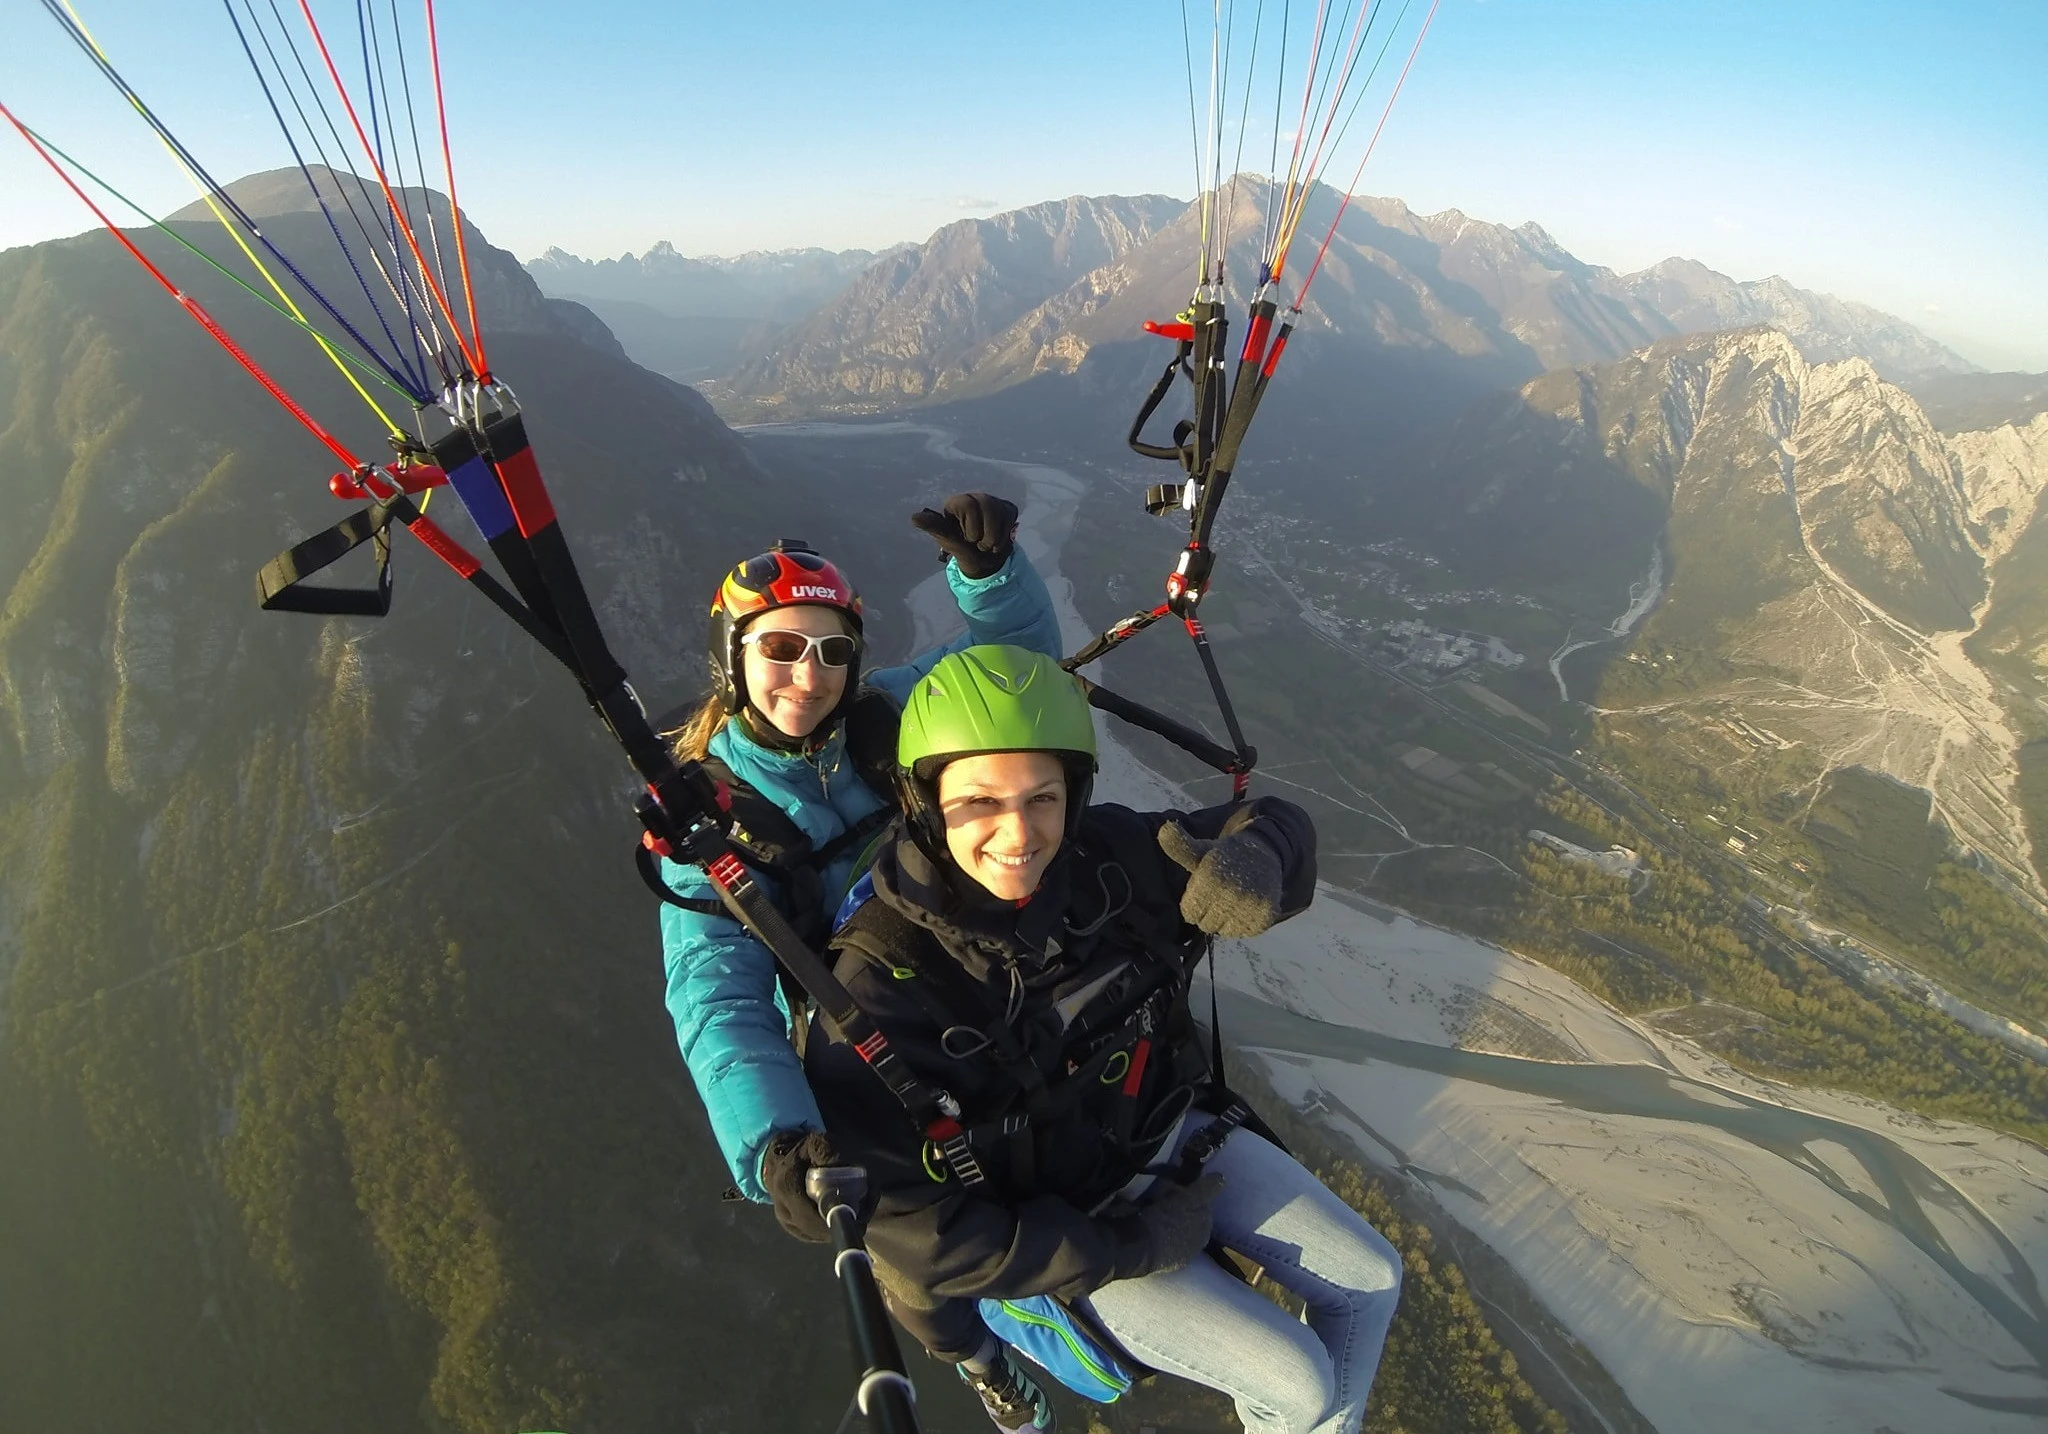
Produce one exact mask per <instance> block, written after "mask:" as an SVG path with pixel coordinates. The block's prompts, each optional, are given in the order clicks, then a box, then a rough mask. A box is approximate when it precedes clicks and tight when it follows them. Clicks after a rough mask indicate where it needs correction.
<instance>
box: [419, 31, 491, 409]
mask: <svg viewBox="0 0 2048 1434" xmlns="http://www.w3.org/2000/svg"><path fill="white" fill-rule="evenodd" d="M426 5H427V50H428V53H429V54H430V55H431V56H432V58H433V67H434V111H435V114H436V115H437V116H438V117H439V119H440V121H441V160H442V163H443V164H444V165H445V166H446V168H447V171H448V224H449V227H450V228H452V229H454V231H455V257H456V259H457V261H458V262H459V263H460V264H461V266H462V297H463V300H464V301H465V302H466V303H467V304H468V305H469V338H470V342H471V343H472V344H473V345H475V347H476V364H477V372H478V374H480V375H483V374H488V373H490V371H491V369H490V365H489V364H488V363H487V362H485V360H484V332H483V330H482V329H481V328H479V327H478V326H477V322H476V289H475V288H474V287H473V286H472V285H471V284H470V280H469V244H468V242H467V241H466V240H465V239H464V238H463V236H462V209H461V207H460V206H459V205H458V204H457V203H456V201H455V152H454V151H453V150H452V149H450V148H449V145H448V101H447V97H446V95H445V94H444V92H443V91H442V88H441V41H440V36H439V31H438V29H437V27H436V25H435V23H434V0H426Z"/></svg>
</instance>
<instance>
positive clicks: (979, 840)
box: [939, 752, 1067, 901]
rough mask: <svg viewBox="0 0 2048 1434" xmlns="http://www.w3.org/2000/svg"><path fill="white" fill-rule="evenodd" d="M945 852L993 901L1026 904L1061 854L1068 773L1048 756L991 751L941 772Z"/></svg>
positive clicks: (1056, 759) (959, 760)
mask: <svg viewBox="0 0 2048 1434" xmlns="http://www.w3.org/2000/svg"><path fill="white" fill-rule="evenodd" d="M939 811H940V813H941V814H942V815H943V816H944V817H945V819H946V850H947V851H948V852H950V853H951V854H952V857H953V862H954V864H955V865H956V866H958V867H959V868H960V869H961V870H962V871H964V872H966V873H967V874H968V875H969V876H971V877H973V878H974V879H975V880H976V881H977V882H979V883H981V885H982V886H983V887H984V888H985V889H986V890H987V891H988V893H989V894H990V895H991V896H996V897H1000V898H1001V899H1003V900H1004V901H1022V900H1023V899H1024V898H1025V897H1027V896H1029V895H1031V893H1032V892H1034V891H1036V890H1038V881H1039V878H1040V877H1042V876H1044V875H1045V868H1046V866H1047V865H1048V864H1049V863H1050V862H1051V861H1052V859H1053V857H1054V855H1055V854H1056V853H1057V852H1058V851H1059V849H1060V842H1061V840H1062V839H1063V838H1064V836H1065V833H1066V828H1067V769H1066V767H1065V766H1064V765H1063V764H1062V763H1061V762H1060V759H1059V758H1058V757H1055V756H1054V755H1053V754H1052V753H1050V752H986V753H982V754H981V755H979V756H973V757H961V758H959V759H958V760H956V761H952V762H948V763H947V764H946V766H945V769H944V770H943V771H941V772H940V773H939Z"/></svg>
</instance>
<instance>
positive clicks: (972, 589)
mask: <svg viewBox="0 0 2048 1434" xmlns="http://www.w3.org/2000/svg"><path fill="white" fill-rule="evenodd" d="M946 580H947V582H948V583H950V584H951V585H952V588H953V596H954V598H955V600H956V601H958V602H959V604H960V611H961V614H962V615H963V616H964V617H965V618H966V619H967V631H966V632H965V633H963V634H962V635H961V636H960V637H959V638H958V639H956V640H955V641H953V642H950V643H948V644H946V645H945V646H944V647H939V648H934V649H933V650H932V651H930V652H926V653H922V654H920V655H919V656H917V657H915V658H912V659H911V660H910V661H909V662H907V663H904V664H903V665H902V666H900V667H885V668H882V669H880V670H879V671H875V672H870V673H867V674H866V675H865V676H864V678H863V681H864V682H865V683H866V684H867V685H868V686H870V687H879V688H881V689H883V690H884V691H886V692H887V693H889V695H890V696H892V697H894V698H895V699H896V700H897V701H898V702H901V701H903V700H904V699H905V698H907V697H908V696H909V695H910V689H911V688H912V687H914V686H915V685H916V684H917V680H918V679H919V678H920V677H922V676H924V675H925V673H927V672H929V671H931V669H932V668H933V667H934V666H936V665H937V663H938V661H939V659H940V658H942V657H944V656H945V655H946V654H947V653H949V652H954V651H957V650H959V649H961V648H964V647H970V646H974V645H976V644H980V643H1009V644H1011V645H1013V646H1016V647H1028V648H1030V649H1032V650H1033V651H1035V652H1043V653H1046V654H1048V655H1049V656H1053V657H1058V656H1059V655H1060V629H1059V619H1058V617H1057V615H1055V613H1054V612H1053V606H1052V598H1051V596H1050V595H1049V594H1048V593H1047V592H1046V590H1045V582H1044V580H1043V579H1042V578H1040V577H1039V575H1038V573H1037V571H1036V570H1035V569H1033V567H1032V566H1031V562H1030V560H1029V559H1028V558H1026V557H1025V556H1024V550H1023V549H1022V548H1019V549H1016V550H1015V551H1014V552H1013V553H1012V554H1011V557H1010V560H1009V562H1008V563H1006V564H1004V566H1003V568H1002V569H1001V571H999V572H997V573H995V574H993V575H992V576H990V577H986V578H969V577H963V576H962V575H961V573H960V570H959V568H958V567H956V566H955V565H954V564H953V563H952V562H950V561H949V562H948V563H947V564H946ZM711 751H712V754H713V755H715V756H717V757H719V758H720V759H722V760H723V761H724V762H725V764H726V765H727V766H729V767H731V768H732V770H733V774H734V775H735V776H737V777H739V778H740V779H742V780H743V781H745V782H746V783H747V784H748V785H750V786H752V787H754V788H755V789H757V790H758V791H759V792H760V793H761V794H762V795H763V796H765V797H768V798H770V799H771V800H773V801H774V802H775V804H776V805H777V806H779V807H781V808H782V809H783V810H784V811H786V812H788V813H789V815H790V817H791V818H792V819H793V820H794V821H795V822H796V824H797V825H798V826H800V827H802V828H803V829H804V831H805V832H806V833H808V834H809V836H810V838H811V842H812V845H813V846H822V845H824V844H825V843H826V842H828V841H830V840H832V838H834V837H836V836H838V835H839V834H840V833H841V832H843V831H845V830H846V829H847V828H848V827H850V826H852V825H853V824H854V823H856V822H858V821H859V820H860V819H861V818H862V817H865V816H867V815H869V814H870V813H872V812H874V811H875V810H876V809H878V808H879V807H881V806H882V805H883V804H884V803H885V802H886V801H887V800H888V798H887V795H886V794H884V793H878V792H872V791H869V790H868V787H867V784H866V783H864V782H863V781H861V779H860V777H859V776H858V775H857V774H856V773H855V772H854V768H853V763H852V762H851V761H850V760H849V759H848V758H847V755H846V738H845V735H844V733H842V732H835V733H834V734H833V735H832V738H831V740H830V741H828V742H827V743H826V744H825V746H824V747H823V748H822V749H821V750H820V751H819V752H818V753H817V754H815V755H814V756H811V757H808V758H807V757H802V756H797V755H794V754H791V753H786V752H777V751H774V750H771V749H770V748H767V747H763V746H761V745H760V744H759V743H757V742H755V741H753V740H752V739H750V738H749V737H748V736H747V735H746V733H745V732H744V731H743V730H742V729H741V727H740V725H739V724H738V723H736V722H728V723H726V725H725V727H724V728H723V729H722V730H720V731H719V733H718V734H717V735H716V736H715V737H713V738H712V739H711ZM854 859H855V854H854V853H851V852H849V853H848V854H847V855H846V856H844V857H842V858H841V859H840V860H838V861H837V862H834V863H833V864H832V866H831V867H830V869H828V870H827V871H826V872H825V873H824V877H825V900H826V905H825V909H826V910H827V911H828V912H829V911H831V910H833V909H834V908H836V907H837V906H838V904H839V899H840V897H841V896H842V895H843V894H844V893H845V891H846V889H847V887H849V886H851V885H852V884H853V882H854V880H855V879H856V878H857V877H858V876H859V875H860V873H859V872H858V871H855V870H854ZM661 870H662V875H663V877H664V878H665V879H666V880H667V882H668V884H669V886H670V887H671V888H672V889H674V891H675V893H676V894H677V895H678V896H686V897H695V898H699V899H710V898H713V896H714V893H713V892H712V889H711V883H710V880H709V879H708V878H706V877H705V875H704V873H703V872H701V871H699V870H698V869H697V868H696V867H693V866H684V865H681V864H679V863H676V862H672V861H664V862H663V863H662V865H661ZM754 875H755V876H756V878H757V879H759V880H760V881H761V883H762V885H763V887H764V888H765V889H767V891H768V892H769V893H770V895H771V896H773V897H775V898H776V899H777V901H778V904H779V903H780V900H781V892H780V890H779V888H778V884H777V883H776V882H775V881H774V880H773V879H772V878H770V877H768V876H766V875H765V874H764V873H762V872H760V871H758V870H757V871H756V872H755V873H754ZM661 944H662V955H663V959H664V960H665V962H666V963H667V967H668V1009H669V1014H670V1015H671V1016H672V1017H674V1018H675V1023H676V1043H677V1044H678V1045H679V1046H680V1047H681V1048H682V1052H683V1060H684V1061H685V1062H686V1063H687V1064H688V1065H689V1067H690V1075H691V1077H692V1078H693V1079H694V1080H695V1081H696V1082H697V1093H698V1094H699V1095H700V1096H702V1097H703V1100H704V1109H705V1111H706V1112H707V1113H708V1114H709V1115H710V1117H711V1130H712V1133H713V1134H714V1135H716V1136H717V1137H718V1147H719V1149H720V1150H721V1151H723V1152H724V1153H725V1160H726V1164H727V1165H728V1166H730V1167H731V1169H732V1178H733V1183H734V1184H735V1185H737V1186H738V1187H739V1189H740V1192H741V1193H742V1194H744V1195H745V1196H746V1197H747V1198H748V1199H750V1200H758V1201H764V1202H765V1201H766V1200H767V1199H768V1193H767V1192H766V1191H765V1190H763V1189H762V1188H761V1152H762V1150H763V1149H764V1148H765V1147H766V1146H767V1144H768V1137H769V1135H770V1134H771V1133H772V1132H774V1131H777V1130H786V1129H792V1128H807V1129H811V1130H823V1129H824V1128H825V1122H824V1121H823V1120H822V1119H821V1118H820V1117H819V1115H818V1103H817V1101H816V1100H814V1099H813V1098H812V1096H811V1088H810V1086H809V1085H808V1084H806V1083H805V1081H804V1070H803V1064H802V1062H800V1061H799V1060H797V1058H796V1051H795V1050H794V1048H792V1047H791V1045H790V1042H789V1012H788V1010H787V1009H786V1008H785V1007H784V1005H783V1002H782V993H781V991H780V990H779V989H778V987H777V985H776V981H775V958H774V957H772V956H770V955H769V954H768V948H767V947H765V946H763V945H762V944H761V943H760V942H758V941H756V940H755V939H754V938H753V937H751V936H749V935H748V934H747V933H746V931H745V929H744V928H742V927H741V926H740V924H739V923H738V922H737V921H734V920H732V919H731V918H730V917H727V916H722V915H721V916H706V915H703V914H701V913H699V912H694V911H684V910H682V909H681V908H679V907H674V906H667V905H664V906H663V907H662V908H661Z"/></svg>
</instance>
